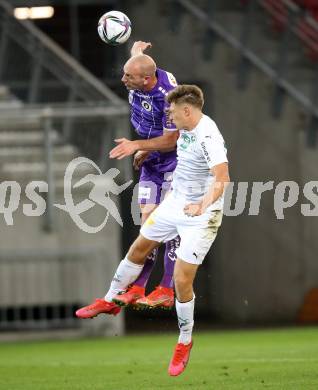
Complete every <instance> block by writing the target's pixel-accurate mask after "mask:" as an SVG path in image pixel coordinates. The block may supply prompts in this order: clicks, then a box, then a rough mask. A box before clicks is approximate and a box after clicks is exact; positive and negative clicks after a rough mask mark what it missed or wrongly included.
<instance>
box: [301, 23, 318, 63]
mask: <svg viewBox="0 0 318 390" xmlns="http://www.w3.org/2000/svg"><path fill="white" fill-rule="evenodd" d="M297 34H298V36H299V38H300V39H301V41H302V42H303V44H304V47H305V53H306V55H307V56H308V58H309V59H310V60H311V61H313V62H317V61H318V23H317V22H316V21H315V20H313V19H311V18H308V17H306V18H303V19H302V20H300V22H299V23H298V26H297Z"/></svg>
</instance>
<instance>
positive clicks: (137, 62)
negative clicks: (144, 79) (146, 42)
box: [124, 54, 157, 77]
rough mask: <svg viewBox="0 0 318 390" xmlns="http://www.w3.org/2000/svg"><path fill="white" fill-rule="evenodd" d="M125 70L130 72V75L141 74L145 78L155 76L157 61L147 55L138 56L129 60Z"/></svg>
mask: <svg viewBox="0 0 318 390" xmlns="http://www.w3.org/2000/svg"><path fill="white" fill-rule="evenodd" d="M124 68H126V69H127V70H129V73H135V72H136V73H139V74H140V75H143V76H151V77H152V76H155V74H156V69H157V65H156V63H155V61H154V60H153V59H152V58H151V57H150V56H148V55H147V54H138V55H136V56H133V57H131V58H129V60H128V61H127V62H126V64H125V66H124Z"/></svg>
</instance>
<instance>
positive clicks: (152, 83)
mask: <svg viewBox="0 0 318 390" xmlns="http://www.w3.org/2000/svg"><path fill="white" fill-rule="evenodd" d="M157 82H158V79H157V77H156V76H153V77H151V78H150V79H149V83H148V84H147V85H146V86H145V88H144V89H143V90H144V92H149V91H151V90H152V89H153V88H154V87H155V86H156V84H157Z"/></svg>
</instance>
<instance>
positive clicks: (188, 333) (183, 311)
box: [176, 296, 195, 344]
mask: <svg viewBox="0 0 318 390" xmlns="http://www.w3.org/2000/svg"><path fill="white" fill-rule="evenodd" d="M194 300H195V296H193V298H192V299H191V301H189V302H185V303H182V302H179V301H178V300H177V299H176V310H177V316H178V324H179V329H180V335H179V341H178V342H179V343H182V344H189V343H191V338H192V329H193V324H194V320H193V315H194Z"/></svg>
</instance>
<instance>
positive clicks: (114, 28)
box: [97, 11, 131, 46]
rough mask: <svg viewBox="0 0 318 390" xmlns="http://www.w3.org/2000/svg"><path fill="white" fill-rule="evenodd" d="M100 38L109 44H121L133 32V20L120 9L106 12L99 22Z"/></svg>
mask: <svg viewBox="0 0 318 390" xmlns="http://www.w3.org/2000/svg"><path fill="white" fill-rule="evenodd" d="M97 31H98V34H99V36H100V38H101V39H102V40H103V41H104V42H106V43H108V44H109V45H114V46H115V45H120V44H122V43H124V42H126V41H127V39H128V38H129V37H130V34H131V22H130V20H129V18H128V17H127V16H126V15H125V14H124V13H122V12H120V11H110V12H106V14H104V15H103V16H102V17H101V18H100V19H99V22H98V27H97Z"/></svg>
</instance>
